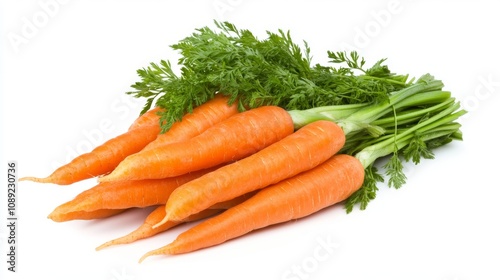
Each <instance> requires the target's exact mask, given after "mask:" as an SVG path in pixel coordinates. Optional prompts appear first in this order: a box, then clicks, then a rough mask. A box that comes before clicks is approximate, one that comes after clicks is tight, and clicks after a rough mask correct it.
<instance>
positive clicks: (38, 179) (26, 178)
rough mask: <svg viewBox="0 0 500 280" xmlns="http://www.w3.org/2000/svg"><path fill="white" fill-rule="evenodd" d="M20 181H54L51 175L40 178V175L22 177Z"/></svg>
mask: <svg viewBox="0 0 500 280" xmlns="http://www.w3.org/2000/svg"><path fill="white" fill-rule="evenodd" d="M19 181H20V182H21V181H32V182H36V183H53V182H52V179H51V178H50V177H45V178H38V177H22V178H19Z"/></svg>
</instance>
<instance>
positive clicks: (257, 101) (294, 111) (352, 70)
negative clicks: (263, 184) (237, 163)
mask: <svg viewBox="0 0 500 280" xmlns="http://www.w3.org/2000/svg"><path fill="white" fill-rule="evenodd" d="M215 27H216V28H215V29H212V28H209V27H203V28H199V29H196V32H194V33H193V34H191V35H190V36H188V37H186V38H184V39H182V40H180V41H179V42H178V43H176V44H173V45H172V46H171V47H172V48H173V49H174V50H176V51H178V52H179V53H180V55H181V58H180V59H179V64H180V68H181V75H177V74H176V73H174V71H173V68H172V66H171V64H170V62H169V61H165V60H162V61H161V62H160V63H151V65H150V66H149V67H147V68H143V69H140V70H138V71H137V72H138V75H139V77H140V81H139V82H136V83H135V84H134V85H132V87H133V89H134V90H133V91H131V92H128V94H131V95H134V96H135V97H138V98H142V97H144V98H146V99H147V102H146V104H145V106H144V109H143V110H144V111H147V110H149V109H150V108H151V107H153V106H158V107H162V108H170V109H169V110H165V111H164V112H163V113H162V114H161V116H160V119H161V120H162V129H168V127H170V126H171V124H172V123H174V122H175V121H176V120H178V119H180V118H181V117H182V116H183V115H184V114H185V113H186V112H189V111H191V110H192V109H193V107H195V106H197V105H199V104H202V103H204V102H206V101H207V100H209V99H211V98H213V96H214V95H215V94H216V93H222V94H223V95H225V96H227V97H228V99H229V103H232V102H238V108H239V109H240V110H246V109H251V108H255V107H260V106H263V105H275V106H279V107H281V108H284V109H285V110H287V111H288V112H289V114H290V116H291V117H292V120H293V122H294V126H295V129H298V128H300V127H302V126H304V125H306V124H309V123H311V122H313V121H316V120H330V121H334V122H336V123H337V124H338V125H339V126H340V127H341V128H342V129H343V131H344V132H345V133H346V143H345V147H344V148H343V149H342V150H341V151H340V152H341V153H346V154H351V155H354V154H358V153H359V156H358V157H359V159H360V160H362V161H363V162H364V163H365V168H367V174H373V176H367V178H368V179H369V180H367V181H368V182H370V181H375V182H378V181H380V180H381V179H382V176H381V175H380V174H378V173H377V171H376V170H375V168H374V167H373V163H374V162H375V161H376V160H378V159H379V158H381V157H382V156H380V155H381V154H384V155H391V154H392V156H391V157H390V160H389V163H388V164H386V165H385V166H384V169H385V171H386V175H388V177H389V186H395V187H400V186H401V185H403V184H404V182H405V176H404V173H403V171H402V169H403V168H402V164H401V159H400V158H403V159H405V160H407V161H409V160H411V161H413V162H414V163H418V162H419V159H420V158H432V157H433V154H432V151H431V150H432V149H434V148H436V147H438V146H441V145H444V144H447V143H449V142H450V141H452V140H461V138H462V137H461V132H460V130H459V128H460V125H459V124H458V123H456V119H457V118H458V117H460V116H461V115H463V114H464V113H465V111H464V110H460V106H459V104H458V102H456V101H455V99H454V98H453V97H451V93H450V92H447V91H444V90H443V87H444V84H443V82H442V81H440V80H438V79H435V78H434V77H433V76H432V75H430V74H424V75H421V76H420V77H419V78H418V79H416V78H409V75H408V74H397V73H393V72H391V70H390V69H389V67H388V66H387V65H386V64H385V61H386V59H379V60H378V61H376V62H375V63H374V64H372V66H371V67H367V66H366V61H365V59H364V58H363V57H361V56H360V55H359V54H358V53H357V52H354V51H353V52H350V53H347V52H335V51H327V59H328V61H329V62H330V63H331V64H315V65H313V64H312V59H311V48H310V47H309V45H308V44H307V43H306V42H304V44H303V45H299V44H296V43H294V41H293V40H292V36H291V35H290V32H285V31H283V30H280V29H278V32H270V31H268V32H267V37H266V38H264V39H259V38H257V37H256V36H255V35H254V34H253V33H252V32H251V31H249V30H246V29H238V28H237V27H236V26H235V25H234V24H231V23H229V22H217V21H216V22H215ZM236 100H237V101H236ZM154 101H155V102H154ZM429 118H432V121H430V122H428V123H427V124H428V125H426V126H424V125H422V124H421V122H423V121H424V120H426V119H429ZM437 135H440V136H439V137H438V136H437ZM368 147H372V148H368ZM363 149H364V151H363V152H362V153H361V152H360V151H361V150H363ZM370 149H372V150H370ZM377 149H378V150H377ZM366 185H370V186H371V187H362V188H361V189H360V191H359V192H358V193H357V194H355V195H354V196H353V197H354V199H353V200H350V202H353V201H356V202H358V203H360V204H361V208H364V207H366V204H367V203H368V201H370V200H371V199H373V198H374V197H375V192H376V190H377V188H376V187H375V184H372V183H365V185H364V186H366ZM352 204H353V203H348V204H347V205H352ZM348 210H349V209H348Z"/></svg>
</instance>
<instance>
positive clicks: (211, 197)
mask: <svg viewBox="0 0 500 280" xmlns="http://www.w3.org/2000/svg"><path fill="white" fill-rule="evenodd" d="M344 143H345V135H344V133H343V131H342V129H341V128H340V127H339V126H338V125H337V124H335V123H333V122H330V121H316V122H313V123H311V124H308V125H306V126H304V127H302V128H301V129H299V130H297V131H296V132H294V133H293V134H291V135H289V136H287V137H286V138H284V139H282V140H280V141H278V142H276V143H274V144H272V145H270V146H268V147H267V148H265V149H262V150H261V151H259V152H257V153H255V154H253V155H251V156H248V157H246V158H244V159H241V160H239V161H236V162H234V163H231V164H229V165H226V166H224V167H221V168H219V169H217V170H215V171H214V172H210V173H207V174H206V175H203V176H201V177H200V178H198V179H195V180H193V181H191V182H189V183H186V184H184V185H182V186H181V187H179V188H177V189H176V190H175V191H174V192H173V193H172V194H171V195H170V197H169V199H168V201H167V204H166V208H165V211H166V213H167V214H166V216H165V219H164V220H163V222H166V221H167V220H182V219H184V218H185V217H187V216H190V215H192V214H194V213H197V212H199V211H201V210H203V209H206V208H208V207H210V206H211V205H213V204H215V203H217V202H221V201H226V200H229V199H232V198H235V197H237V196H240V195H242V194H245V193H248V192H251V191H254V190H257V189H261V188H263V187H266V186H268V185H271V184H274V183H277V182H279V181H281V180H284V179H286V178H289V177H292V176H294V175H296V174H298V173H300V172H303V171H306V170H309V169H311V168H313V167H315V166H317V165H318V164H320V163H322V162H324V161H325V160H327V159H328V158H330V157H331V156H333V155H334V154H335V153H337V152H338V151H339V150H340V149H341V148H342V146H343V145H344Z"/></svg>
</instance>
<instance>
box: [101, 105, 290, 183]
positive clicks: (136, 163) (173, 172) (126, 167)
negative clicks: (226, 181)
mask: <svg viewBox="0 0 500 280" xmlns="http://www.w3.org/2000/svg"><path fill="white" fill-rule="evenodd" d="M293 131H294V126H293V122H292V119H291V117H290V115H289V114H288V112H287V111H285V110H284V109H282V108H280V107H277V106H262V107H258V108H255V109H252V110H248V111H245V112H242V113H239V114H236V115H233V116H231V117H229V118H228V119H226V120H224V121H222V122H219V123H218V124H216V125H214V126H212V127H210V128H208V129H207V130H206V131H205V132H203V133H202V134H200V135H198V136H196V137H193V138H191V139H189V140H186V141H183V142H178V143H172V144H168V145H164V146H161V147H157V148H154V149H151V150H148V151H144V152H142V153H140V155H139V154H137V155H130V156H128V157H127V158H126V159H125V160H123V162H121V163H120V164H119V165H118V166H117V167H116V169H115V170H113V172H111V173H110V174H109V175H107V176H104V177H101V178H99V181H100V182H106V181H114V180H140V179H158V178H166V177H172V176H178V175H181V174H184V173H187V172H191V171H195V170H200V169H204V168H208V167H211V166H215V165H218V164H221V163H224V162H228V161H234V160H238V159H241V158H244V157H246V156H249V155H251V154H253V153H255V152H257V151H259V150H261V149H263V148H265V147H267V146H269V145H271V144H272V143H274V142H277V141H278V140H280V139H282V138H284V137H286V136H288V135H290V134H292V133H293Z"/></svg>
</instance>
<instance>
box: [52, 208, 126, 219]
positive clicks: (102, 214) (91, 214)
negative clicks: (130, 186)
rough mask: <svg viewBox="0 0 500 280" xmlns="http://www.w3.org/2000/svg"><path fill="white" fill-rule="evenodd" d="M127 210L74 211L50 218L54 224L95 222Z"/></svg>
mask: <svg viewBox="0 0 500 280" xmlns="http://www.w3.org/2000/svg"><path fill="white" fill-rule="evenodd" d="M125 210H127V209H97V210H93V211H74V212H66V213H61V214H60V215H58V216H54V217H50V218H51V219H52V220H53V221H54V222H66V221H73V220H95V219H103V218H108V217H111V216H114V215H117V214H120V213H122V212H124V211H125Z"/></svg>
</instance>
